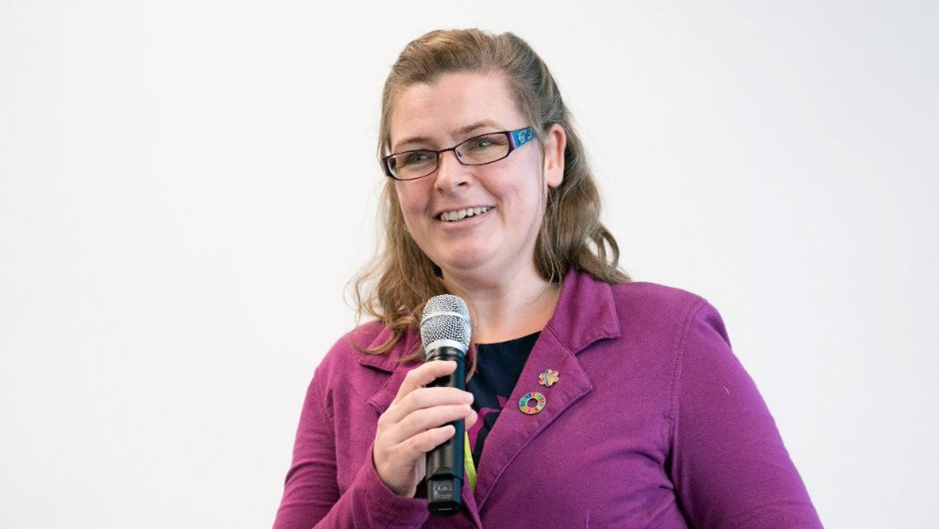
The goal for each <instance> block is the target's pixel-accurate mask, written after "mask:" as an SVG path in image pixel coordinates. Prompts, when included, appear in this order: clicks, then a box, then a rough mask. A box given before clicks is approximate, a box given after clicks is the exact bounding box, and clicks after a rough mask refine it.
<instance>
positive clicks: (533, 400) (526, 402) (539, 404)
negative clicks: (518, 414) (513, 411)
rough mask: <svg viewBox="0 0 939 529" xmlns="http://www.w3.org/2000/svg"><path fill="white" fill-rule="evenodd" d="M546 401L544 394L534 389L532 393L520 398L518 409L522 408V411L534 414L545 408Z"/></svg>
mask: <svg viewBox="0 0 939 529" xmlns="http://www.w3.org/2000/svg"><path fill="white" fill-rule="evenodd" d="M545 402H546V401H545V398H544V395H542V394H541V393H538V392H537V391H532V392H531V393H526V394H525V395H523V396H522V398H521V399H519V401H518V409H520V410H522V413H527V414H528V415H534V414H536V413H538V412H539V411H541V410H543V409H544V405H545Z"/></svg>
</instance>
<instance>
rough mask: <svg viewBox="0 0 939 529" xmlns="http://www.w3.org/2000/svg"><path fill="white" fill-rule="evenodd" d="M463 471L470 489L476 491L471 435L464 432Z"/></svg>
mask: <svg viewBox="0 0 939 529" xmlns="http://www.w3.org/2000/svg"><path fill="white" fill-rule="evenodd" d="M463 470H465V471H466V479H468V480H469V485H470V489H471V490H473V491H475V490H476V464H475V463H473V449H472V448H471V447H470V441H469V434H468V433H466V432H465V431H464V432H463Z"/></svg>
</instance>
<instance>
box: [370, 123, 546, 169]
mask: <svg viewBox="0 0 939 529" xmlns="http://www.w3.org/2000/svg"><path fill="white" fill-rule="evenodd" d="M493 134H505V137H506V138H508V140H509V150H508V151H507V152H506V153H505V156H503V157H502V158H497V159H495V160H492V161H489V162H486V163H466V162H464V161H463V159H462V158H460V155H459V154H457V151H456V150H457V149H458V148H459V147H460V146H462V145H464V144H467V143H469V142H471V141H473V140H475V139H477V138H481V137H483V136H491V135H493ZM534 137H535V132H534V131H533V130H531V127H522V128H520V129H515V130H500V131H497V132H487V133H485V134H479V135H477V136H473V137H472V138H468V139H465V140H463V141H461V142H460V143H457V144H456V145H454V146H453V147H450V148H447V149H440V150H439V151H435V150H433V149H411V150H409V151H401V152H395V153H391V154H389V155H388V156H384V157H382V159H381V167H382V169H383V170H384V171H385V176H387V177H389V178H393V179H395V180H397V181H399V182H410V181H411V180H419V179H421V178H426V177H428V176H430V175H432V174H434V173H435V172H436V171H437V169H439V168H440V155H441V154H443V153H445V152H447V151H453V157H454V158H456V161H458V162H460V165H465V166H468V167H477V166H480V165H489V164H491V163H496V162H498V161H500V160H505V159H506V158H508V157H509V155H510V154H512V152H513V151H515V149H518V148H519V147H521V146H522V145H525V144H526V143H528V142H529V141H531V140H532V138H534ZM409 152H426V153H434V156H435V157H436V163H435V164H434V169H433V170H432V171H430V172H429V173H427V174H425V175H423V176H416V177H414V178H398V177H397V176H395V175H394V173H393V171H392V168H391V159H392V158H393V157H395V156H400V155H402V154H407V153H409Z"/></svg>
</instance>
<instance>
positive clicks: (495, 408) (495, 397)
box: [466, 332, 541, 467]
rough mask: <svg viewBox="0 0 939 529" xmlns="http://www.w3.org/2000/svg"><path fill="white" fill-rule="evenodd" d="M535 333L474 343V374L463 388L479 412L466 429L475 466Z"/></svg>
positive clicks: (523, 364)
mask: <svg viewBox="0 0 939 529" xmlns="http://www.w3.org/2000/svg"><path fill="white" fill-rule="evenodd" d="M539 334H541V333H540V332H536V333H534V334H529V335H528V336H522V337H521V338H515V339H514V340H509V341H507V342H499V343H487V344H477V345H476V354H477V358H478V360H477V362H476V373H475V374H474V375H473V378H472V379H470V381H469V383H468V384H467V385H466V390H467V391H469V392H470V393H472V394H473V397H474V400H473V409H474V410H476V413H478V414H479V420H478V421H476V424H474V425H473V427H472V428H470V429H469V430H468V431H467V433H468V434H469V440H470V446H472V447H473V462H474V463H476V466H477V467H479V460H480V459H481V458H482V454H483V444H484V443H485V442H486V437H487V436H488V435H489V431H490V430H492V427H493V425H495V424H496V419H498V418H499V413H500V412H501V411H502V408H503V407H504V406H505V405H506V401H507V400H508V398H509V395H511V394H512V390H513V389H514V388H515V383H516V382H518V377H519V375H521V374H522V369H523V368H524V367H525V362H526V361H527V360H528V355H529V353H531V349H532V347H534V346H535V341H536V340H538V335H539ZM508 404H509V405H512V403H508Z"/></svg>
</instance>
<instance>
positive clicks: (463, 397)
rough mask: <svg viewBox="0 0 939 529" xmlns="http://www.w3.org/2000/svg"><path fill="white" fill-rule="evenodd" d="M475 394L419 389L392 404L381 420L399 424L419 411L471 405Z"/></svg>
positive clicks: (445, 389) (439, 388) (443, 389)
mask: <svg viewBox="0 0 939 529" xmlns="http://www.w3.org/2000/svg"><path fill="white" fill-rule="evenodd" d="M472 402H473V394H472V393H470V392H468V391H463V390H461V389H456V388H447V387H434V388H418V389H415V390H414V391H412V392H410V393H408V394H407V395H405V396H404V397H402V398H401V399H400V400H399V401H398V402H395V403H392V404H391V406H389V407H388V409H387V410H386V411H385V413H384V414H383V415H382V417H381V418H380V420H381V421H382V422H383V423H397V422H400V421H401V420H403V419H404V418H405V417H407V416H408V415H410V414H411V413H414V412H415V411H417V410H420V409H424V408H432V407H434V406H446V405H450V404H471V403H472Z"/></svg>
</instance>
